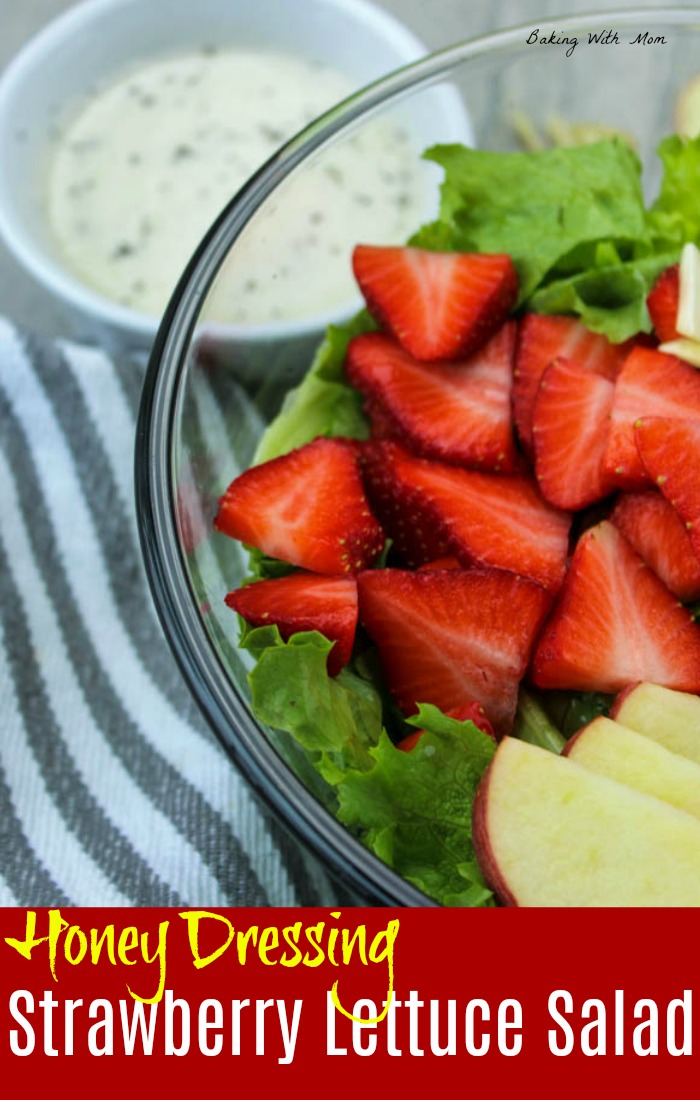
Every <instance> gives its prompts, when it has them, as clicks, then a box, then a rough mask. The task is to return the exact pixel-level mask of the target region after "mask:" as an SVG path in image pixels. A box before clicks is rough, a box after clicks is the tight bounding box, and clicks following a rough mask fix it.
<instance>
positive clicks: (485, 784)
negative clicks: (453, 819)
mask: <svg viewBox="0 0 700 1100" xmlns="http://www.w3.org/2000/svg"><path fill="white" fill-rule="evenodd" d="M492 770H493V762H491V763H490V764H489V766H488V768H487V769H486V771H485V772H484V774H483V775H482V777H481V780H480V782H479V786H478V787H477V788H476V794H475V796H474V801H473V803H472V844H473V846H474V855H475V857H476V861H477V863H478V864H479V868H480V870H481V873H482V875H483V876H484V881H485V883H486V885H487V886H488V888H489V890H491V891H492V892H493V893H494V894H495V896H496V897H497V899H498V901H499V902H500V903H501V905H504V906H507V907H509V908H518V900H517V898H516V897H515V895H514V894H513V893H512V892H511V889H510V887H509V886H508V884H507V882H506V880H505V879H504V877H503V875H502V874H501V871H500V869H499V866H498V863H497V861H496V858H495V856H494V854H493V849H492V847H491V842H490V840H489V834H488V827H487V813H488V798H489V782H490V778H491V773H492Z"/></svg>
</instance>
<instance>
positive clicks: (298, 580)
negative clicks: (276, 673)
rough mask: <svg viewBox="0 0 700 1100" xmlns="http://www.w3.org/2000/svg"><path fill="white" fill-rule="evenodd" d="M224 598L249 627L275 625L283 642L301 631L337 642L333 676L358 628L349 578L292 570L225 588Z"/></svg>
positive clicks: (353, 589)
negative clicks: (234, 589) (239, 585)
mask: <svg viewBox="0 0 700 1100" xmlns="http://www.w3.org/2000/svg"><path fill="white" fill-rule="evenodd" d="M226 603H227V604H228V606H229V607H231V608H232V609H233V610H234V611H237V612H238V614H239V615H242V616H243V618H244V619H245V621H246V622H247V623H250V625H251V626H269V625H270V624H274V625H275V626H277V627H279V632H280V634H281V636H282V638H283V639H284V641H285V642H286V641H288V639H289V638H291V636H292V634H299V633H300V632H301V631H306V630H318V632H319V633H320V634H324V635H325V636H326V638H328V639H329V640H330V641H332V642H334V643H335V644H334V646H333V648H332V650H331V651H330V653H329V654H328V672H329V674H330V675H331V676H337V675H338V673H339V672H340V670H341V668H344V666H345V665H346V664H347V663H348V661H349V660H350V657H351V656H352V647H353V643H354V640H355V630H356V628H357V583H356V581H355V579H354V578H353V577H323V576H319V574H318V573H290V575H289V576H288V577H278V578H276V579H275V580H269V581H256V583H255V584H247V585H245V586H244V587H243V588H239V589H237V590H236V591H235V592H229V594H228V596H226Z"/></svg>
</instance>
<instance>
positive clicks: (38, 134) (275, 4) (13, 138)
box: [0, 0, 469, 347]
mask: <svg viewBox="0 0 700 1100" xmlns="http://www.w3.org/2000/svg"><path fill="white" fill-rule="evenodd" d="M209 42H216V44H217V45H218V46H223V47H226V46H230V47H239V48H242V49H260V48H264V49H270V50H276V51H280V52H288V53H293V54H297V55H300V56H302V57H305V58H310V59H315V60H322V61H323V62H325V63H326V64H328V65H330V66H331V67H334V68H336V69H338V70H340V71H341V72H344V73H345V74H346V75H347V76H349V77H350V78H351V80H352V81H353V82H354V83H355V84H356V85H357V87H358V88H359V87H361V86H363V85H365V84H367V83H369V82H371V81H373V80H374V79H376V78H378V77H379V76H381V75H384V74H386V73H387V72H389V71H390V70H392V69H395V68H398V67H400V66H402V65H404V64H407V63H409V62H411V61H414V60H416V59H417V58H419V57H421V56H423V55H424V53H425V52H426V50H425V47H424V45H423V43H421V42H420V41H419V40H418V39H417V38H416V37H415V36H414V35H413V34H412V33H411V32H410V31H408V30H407V29H406V28H405V27H404V26H403V25H402V24H401V23H399V22H398V21H397V20H396V19H394V18H393V17H392V16H390V15H388V14H387V13H386V12H384V11H382V10H380V9H378V8H376V7H374V5H373V4H371V3H369V2H368V0H198V2H197V3H192V0H158V3H153V0H85V2H83V3H80V4H78V5H77V6H76V7H74V8H71V9H70V10H69V11H68V12H67V13H66V14H65V15H63V16H62V17H60V18H58V19H56V20H55V21H54V22H52V23H51V24H49V25H48V26H47V27H46V28H45V29H44V30H43V31H42V32H41V33H40V34H38V35H37V36H36V37H35V38H34V39H32V41H30V42H29V43H28V44H27V45H26V46H25V47H24V48H23V49H22V50H21V51H20V53H19V54H18V55H17V56H16V57H15V58H14V60H13V61H12V62H11V64H10V65H9V66H8V68H7V69H6V71H5V73H4V74H3V76H2V79H0V233H1V234H2V236H3V237H4V239H5V242H6V244H7V245H8V247H9V248H10V250H11V251H12V252H13V253H14V255H15V257H16V258H17V259H18V260H19V261H20V263H22V264H23V265H24V267H26V268H27V269H28V271H29V272H30V273H31V274H32V275H33V276H34V277H35V278H36V279H37V280H38V281H39V282H40V283H41V284H43V286H44V287H46V288H47V289H48V290H49V291H50V292H51V293H53V294H54V295H55V296H56V297H57V298H59V299H60V300H61V302H62V303H63V305H64V308H65V309H66V314H67V319H68V321H69V323H71V325H72V327H73V329H74V331H75V333H76V335H79V336H81V337H83V338H86V337H88V338H96V339H98V340H101V341H103V342H105V341H106V342H107V343H112V344H113V343H114V342H115V338H116V342H117V343H122V344H127V345H131V346H141V347H147V346H149V345H150V344H151V342H152V340H153V338H154V336H155V333H156V331H157V328H158V323H159V322H158V319H157V318H155V317H152V316H149V315H147V314H144V313H139V312H137V311H135V310H133V309H129V308H127V307H125V306H122V305H119V304H118V303H116V302H114V301H111V300H110V299H108V298H107V297H104V296H103V295H101V294H99V293H97V292H96V291H94V290H92V289H90V287H88V286H86V285H85V284H84V283H82V282H81V281H79V279H78V278H76V276H75V275H73V274H72V273H71V272H70V271H69V270H68V269H67V267H66V266H65V264H64V261H63V259H62V257H61V255H60V253H59V252H58V251H57V249H56V245H55V244H54V241H53V240H52V236H51V232H50V229H49V226H48V224H47V214H46V198H45V189H46V179H47V171H48V165H49V161H50V156H51V149H52V144H53V141H55V134H56V131H57V128H58V127H60V126H61V125H62V124H63V123H64V122H65V121H66V119H69V118H70V117H71V115H73V114H75V113H76V110H77V109H78V107H79V106H80V104H81V103H82V102H84V101H85V100H86V98H87V97H88V95H89V93H90V90H91V89H94V87H95V86H96V85H99V86H104V85H105V84H106V83H108V82H109V80H110V77H112V76H114V78H115V79H116V78H118V77H119V76H120V75H121V74H122V73H123V72H125V71H126V70H127V69H128V68H133V67H134V66H135V65H138V63H139V62H140V61H144V62H147V61H149V60H152V59H154V58H156V57H162V56H167V55H168V54H174V53H177V52H182V51H186V50H190V49H193V48H197V47H198V46H200V45H204V44H206V43H209ZM436 94H439V95H442V96H447V99H449V111H448V114H450V116H451V121H450V124H449V126H448V129H447V131H446V130H445V128H444V127H443V128H442V129H441V128H440V126H439V125H438V124H437V122H438V121H439V116H438V120H436V119H435V118H433V119H432V120H431V121H430V125H429V126H426V121H425V120H424V119H421V120H420V121H419V126H420V131H421V132H420V135H419V137H420V139H421V140H422V143H423V144H425V145H427V144H430V143H432V142H433V141H434V140H436V138H439V139H440V140H458V139H465V137H466V138H468V129H469V127H468V122H467V120H466V116H465V114H464V110H463V107H462V106H461V101H459V103H458V102H456V101H457V99H458V97H457V96H456V93H455V92H454V91H453V90H452V89H438V90H437V92H436ZM445 106H448V104H447V100H445ZM455 111H456V115H455ZM455 120H456V121H455ZM178 274H179V272H173V285H174V284H175V281H176V278H177V275H178Z"/></svg>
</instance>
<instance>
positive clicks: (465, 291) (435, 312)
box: [352, 244, 518, 359]
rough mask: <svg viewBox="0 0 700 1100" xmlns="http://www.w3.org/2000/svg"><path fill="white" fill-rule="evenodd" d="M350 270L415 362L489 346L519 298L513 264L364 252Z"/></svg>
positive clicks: (488, 258) (450, 255) (404, 251)
mask: <svg viewBox="0 0 700 1100" xmlns="http://www.w3.org/2000/svg"><path fill="white" fill-rule="evenodd" d="M352 266H353V271H354V272H355V278H356V279H357V281H358V283H359V285H360V289H361V290H362V293H363V294H364V297H365V301H366V302H367V306H368V308H369V311H370V313H372V315H373V316H374V317H375V318H376V319H377V320H378V321H379V322H380V323H381V324H383V325H385V326H386V327H387V328H388V329H389V330H390V331H391V332H392V333H393V334H394V336H395V337H396V339H397V340H398V341H399V343H400V344H401V345H402V346H403V347H404V348H405V349H406V351H408V352H409V353H410V354H411V355H413V356H414V357H415V358H416V359H456V358H457V357H458V356H464V355H469V354H470V353H471V352H473V351H476V349H477V348H478V347H480V346H481V344H484V343H486V341H487V340H488V338H489V337H490V336H491V335H493V333H494V332H495V331H496V329H497V328H499V326H500V325H501V323H502V322H503V321H505V319H506V317H507V316H508V313H509V311H510V309H511V307H512V306H513V305H514V304H515V300H516V298H517V296H518V278H517V275H516V273H515V268H514V267H513V262H512V260H511V258H510V256H505V255H481V254H476V253H475V254H472V253H465V252H430V251H427V250H426V249H423V248H399V247H378V246H375V245H367V244H360V245H358V246H357V247H356V248H355V251H354V252H353V256H352Z"/></svg>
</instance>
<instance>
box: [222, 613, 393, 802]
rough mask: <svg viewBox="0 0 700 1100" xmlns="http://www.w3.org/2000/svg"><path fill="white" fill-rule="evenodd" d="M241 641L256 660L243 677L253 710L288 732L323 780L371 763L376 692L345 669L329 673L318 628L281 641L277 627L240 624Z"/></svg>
mask: <svg viewBox="0 0 700 1100" xmlns="http://www.w3.org/2000/svg"><path fill="white" fill-rule="evenodd" d="M240 644H241V646H242V647H243V648H244V649H247V650H248V652H249V653H251V654H252V655H253V657H255V659H256V661H257V663H256V665H255V668H254V669H253V670H252V672H251V673H250V674H249V677H248V681H249V684H250V689H251V694H252V706H253V710H254V711H255V714H256V715H257V717H258V718H259V719H260V720H261V721H262V722H265V723H267V725H269V726H272V727H273V728H275V729H278V730H285V731H286V732H287V733H290V734H292V735H293V737H294V738H295V740H296V741H297V742H298V744H300V745H301V746H302V747H303V748H304V749H305V750H306V752H307V753H308V755H309V758H310V760H311V761H312V763H313V765H314V767H315V768H316V770H317V771H318V772H319V773H320V774H321V775H322V776H323V778H324V779H325V780H326V782H327V783H330V784H335V783H337V782H339V781H340V780H341V779H342V778H343V776H344V775H345V774H346V772H347V770H348V769H349V768H351V769H356V770H359V771H362V770H364V769H366V768H370V767H371V766H372V763H373V760H372V756H371V754H370V749H371V747H372V746H373V745H376V743H377V742H378V740H379V738H380V736H381V733H382V729H383V726H382V699H381V695H380V693H379V691H378V690H377V688H376V687H375V686H374V685H373V684H372V683H371V682H370V681H369V680H366V679H364V678H363V677H361V676H359V675H358V674H357V673H356V672H353V671H351V670H350V669H349V668H344V669H343V670H342V672H341V673H340V675H338V676H336V677H331V676H329V675H328V672H327V668H326V658H327V656H328V652H329V650H330V649H331V646H332V644H333V643H332V642H329V641H328V639H327V638H324V636H323V635H322V634H319V633H318V632H317V631H308V632H304V633H300V634H294V635H293V636H292V637H291V638H290V640H289V641H288V642H283V641H282V638H281V637H280V632H279V630H278V629H277V627H276V626H261V627H256V628H255V629H252V630H251V629H248V628H247V627H244V629H243V635H242V637H241V642H240Z"/></svg>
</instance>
